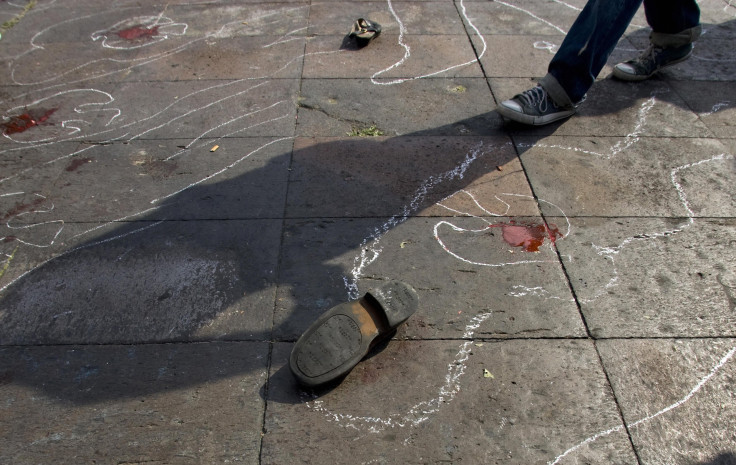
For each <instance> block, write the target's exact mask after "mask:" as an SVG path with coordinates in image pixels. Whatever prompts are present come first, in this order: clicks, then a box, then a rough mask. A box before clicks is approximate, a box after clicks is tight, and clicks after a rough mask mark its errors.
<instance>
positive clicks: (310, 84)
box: [297, 78, 502, 137]
mask: <svg viewBox="0 0 736 465" xmlns="http://www.w3.org/2000/svg"><path fill="white" fill-rule="evenodd" d="M489 105H493V96H492V95H491V92H490V89H489V86H488V83H487V81H486V80H485V79H481V78H456V79H441V78H433V79H421V80H415V81H410V82H405V83H402V84H401V85H391V86H375V85H373V84H372V83H371V82H370V81H369V80H366V79H360V80H356V79H305V80H303V81H302V88H301V92H300V100H299V118H298V126H297V134H298V135H299V136H316V137H343V136H345V135H346V134H350V133H354V132H356V131H360V130H364V129H367V128H370V127H372V126H375V127H377V128H378V129H379V130H380V131H381V132H382V133H383V134H384V135H387V136H400V135H414V136H418V135H434V136H490V135H500V134H501V131H500V130H501V128H502V122H501V117H500V116H499V115H498V113H495V112H488V106H489ZM440 109H441V110H440Z"/></svg>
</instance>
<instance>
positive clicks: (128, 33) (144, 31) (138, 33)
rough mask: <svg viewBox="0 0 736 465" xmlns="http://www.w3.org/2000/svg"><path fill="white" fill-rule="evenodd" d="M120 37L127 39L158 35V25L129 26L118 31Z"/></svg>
mask: <svg viewBox="0 0 736 465" xmlns="http://www.w3.org/2000/svg"><path fill="white" fill-rule="evenodd" d="M117 35H118V37H120V38H121V39H125V40H136V39H140V38H141V37H153V36H157V35H158V26H153V27H144V26H142V25H140V24H139V25H138V26H133V27H129V28H128V29H123V30H122V31H118V32H117Z"/></svg>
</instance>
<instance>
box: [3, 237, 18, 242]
mask: <svg viewBox="0 0 736 465" xmlns="http://www.w3.org/2000/svg"><path fill="white" fill-rule="evenodd" d="M16 239H17V237H15V236H5V237H4V238H3V242H13V241H14V240H16Z"/></svg>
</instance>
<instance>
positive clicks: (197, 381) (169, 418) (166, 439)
mask: <svg viewBox="0 0 736 465" xmlns="http://www.w3.org/2000/svg"><path fill="white" fill-rule="evenodd" d="M268 352H269V348H268V344H267V343H263V342H260V343H237V344H234V343H233V344H217V343H208V344H194V345H192V344H170V345H137V346H97V347H95V346H67V347H64V348H59V347H25V348H11V347H4V348H0V396H1V398H2V399H3V401H2V403H0V412H2V415H0V438H1V439H2V442H3V447H2V449H0V461H2V462H3V463H16V464H24V463H49V462H56V463H60V462H64V463H72V462H74V463H95V462H97V463H151V462H153V463H171V464H186V463H233V462H239V463H257V461H258V456H259V452H260V439H261V426H260V425H261V423H262V418H263V411H264V400H263V398H262V396H261V394H260V393H261V390H262V388H263V384H264V382H265V380H266V376H267V371H266V370H267V366H268V365H267V361H268Z"/></svg>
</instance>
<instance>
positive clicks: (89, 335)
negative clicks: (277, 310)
mask: <svg viewBox="0 0 736 465" xmlns="http://www.w3.org/2000/svg"><path fill="white" fill-rule="evenodd" d="M86 227H87V228H90V226H89V225H87V226H86ZM280 231H281V221H280V220H260V221H259V220H249V221H232V220H231V221H221V222H191V221H187V222H175V221H167V222H164V223H157V222H136V223H133V224H127V225H126V224H122V225H119V226H117V227H115V228H112V230H110V231H107V233H106V234H105V235H102V236H101V237H100V236H97V237H93V238H89V239H88V242H86V243H83V244H81V245H79V246H78V247H77V248H75V249H73V250H70V251H66V252H64V253H62V254H61V255H59V256H58V257H55V258H53V259H51V260H48V261H45V262H39V261H34V260H33V257H27V256H26V255H25V254H21V253H18V252H15V251H14V253H15V254H16V255H17V257H14V258H13V261H12V264H13V267H12V268H11V269H10V270H9V271H8V272H6V273H5V275H4V276H3V281H2V284H3V288H4V289H3V294H4V295H3V301H2V311H1V312H0V321H2V325H1V326H2V329H0V344H3V345H8V344H12V345H16V344H22V345H34V344H84V343H92V344H105V343H130V344H133V343H140V342H154V341H174V340H179V341H182V340H212V339H247V340H259V341H260V340H265V339H268V337H269V335H270V328H271V324H272V319H273V318H272V314H273V304H274V294H275V286H274V284H275V283H274V279H275V275H276V266H277V260H278V243H279V235H280ZM115 238H117V239H115ZM113 239H115V240H113ZM13 242H16V241H12V242H9V243H4V244H3V245H9V246H11V247H13V246H14V243H13ZM4 249H5V247H4ZM12 250H13V249H9V250H8V253H10V252H11V251H12ZM15 250H17V246H16V249H15ZM10 283H12V285H11V286H10V287H9V288H8V289H5V287H6V286H8V285H10ZM121 296H124V297H121Z"/></svg>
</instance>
